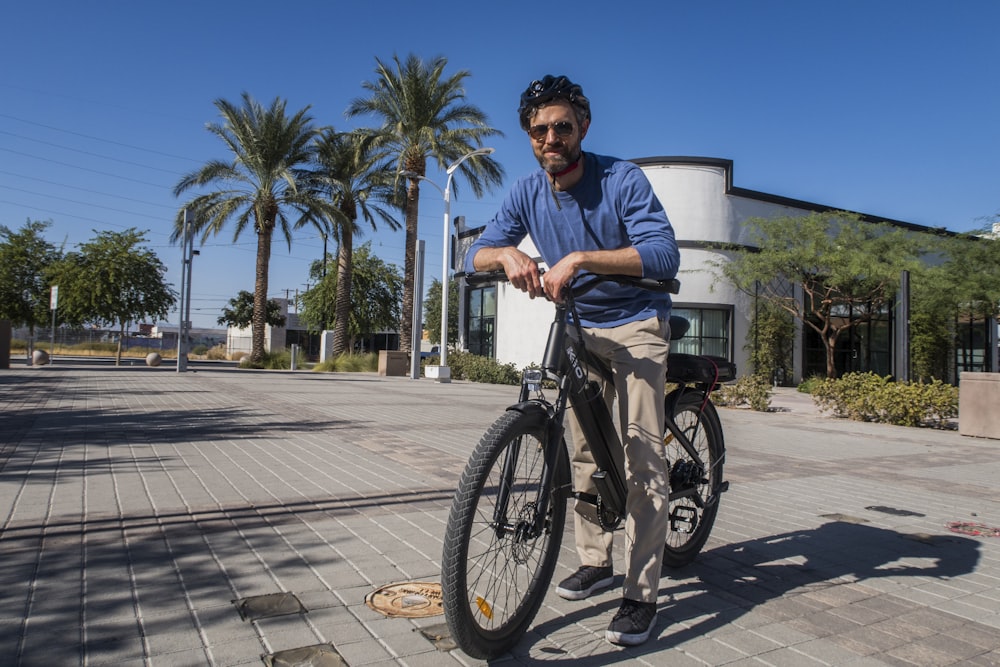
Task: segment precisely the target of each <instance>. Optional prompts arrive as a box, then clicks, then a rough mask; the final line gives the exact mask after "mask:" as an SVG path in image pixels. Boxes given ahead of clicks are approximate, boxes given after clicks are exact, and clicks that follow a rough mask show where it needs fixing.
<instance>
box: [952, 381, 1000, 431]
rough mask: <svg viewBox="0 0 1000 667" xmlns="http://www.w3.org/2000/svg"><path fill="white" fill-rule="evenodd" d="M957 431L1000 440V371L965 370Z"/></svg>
mask: <svg viewBox="0 0 1000 667" xmlns="http://www.w3.org/2000/svg"><path fill="white" fill-rule="evenodd" d="M958 432H959V433H961V434H962V435H969V436H972V437H976V438H997V439H1000V373H962V375H961V377H960V378H959V382H958Z"/></svg>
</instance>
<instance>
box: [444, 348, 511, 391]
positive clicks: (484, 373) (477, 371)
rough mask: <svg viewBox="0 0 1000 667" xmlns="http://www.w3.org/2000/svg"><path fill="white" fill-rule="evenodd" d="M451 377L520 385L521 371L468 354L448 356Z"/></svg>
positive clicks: (493, 360) (488, 358)
mask: <svg viewBox="0 0 1000 667" xmlns="http://www.w3.org/2000/svg"><path fill="white" fill-rule="evenodd" d="M448 366H449V367H450V368H451V377H452V379H455V380H470V381H472V382H484V383H488V384H520V383H521V371H520V370H518V368H517V366H515V365H514V364H501V363H500V362H498V361H497V360H496V359H492V358H490V357H481V356H479V355H476V354H469V353H468V352H454V353H451V354H449V355H448Z"/></svg>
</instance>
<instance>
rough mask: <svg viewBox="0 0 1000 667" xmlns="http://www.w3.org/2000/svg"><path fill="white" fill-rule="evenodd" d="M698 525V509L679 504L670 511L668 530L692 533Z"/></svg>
mask: <svg viewBox="0 0 1000 667" xmlns="http://www.w3.org/2000/svg"><path fill="white" fill-rule="evenodd" d="M697 527H698V510H697V509H695V508H694V507H687V506H684V505H681V506H679V507H675V508H674V511H673V512H671V513H670V530H671V531H672V532H674V533H685V534H686V533H693V532H694V529H695V528H697Z"/></svg>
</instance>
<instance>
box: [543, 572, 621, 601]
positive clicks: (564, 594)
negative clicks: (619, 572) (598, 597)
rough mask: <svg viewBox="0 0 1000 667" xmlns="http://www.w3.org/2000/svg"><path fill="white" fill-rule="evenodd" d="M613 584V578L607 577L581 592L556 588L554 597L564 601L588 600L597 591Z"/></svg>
mask: <svg viewBox="0 0 1000 667" xmlns="http://www.w3.org/2000/svg"><path fill="white" fill-rule="evenodd" d="M614 583H615V578H614V577H608V578H607V579H599V580H598V581H595V582H594V583H593V584H592V585H591V587H590V588H585V589H584V590H582V591H571V590H570V589H568V588H563V587H561V586H556V595H558V596H559V597H561V598H562V599H564V600H583V599H584V598H589V597H590V596H591V595H593V594H594V593H596V592H597V591H600V590H603V589H605V588H611V585H612V584H614Z"/></svg>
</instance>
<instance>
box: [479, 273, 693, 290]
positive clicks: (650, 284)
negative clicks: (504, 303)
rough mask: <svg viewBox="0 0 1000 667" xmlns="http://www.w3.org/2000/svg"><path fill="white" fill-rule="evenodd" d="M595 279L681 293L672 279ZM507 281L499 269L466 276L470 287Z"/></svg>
mask: <svg viewBox="0 0 1000 667" xmlns="http://www.w3.org/2000/svg"><path fill="white" fill-rule="evenodd" d="M593 278H594V279H596V280H595V282H593V283H589V285H596V284H597V282H603V281H607V280H610V281H613V282H616V283H619V284H624V285H632V286H634V287H639V288H641V289H645V290H649V291H650V292H661V293H662V292H667V293H669V294H678V293H680V291H681V281H679V280H677V279H676V278H671V279H670V280H655V279H653V278H637V277H635V276H621V275H607V276H599V275H594V276H593ZM506 280H507V274H506V272H504V271H503V269H498V270H496V271H476V272H474V273H467V274H465V282H467V283H468V284H470V285H482V284H485V283H495V282H503V281H506Z"/></svg>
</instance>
